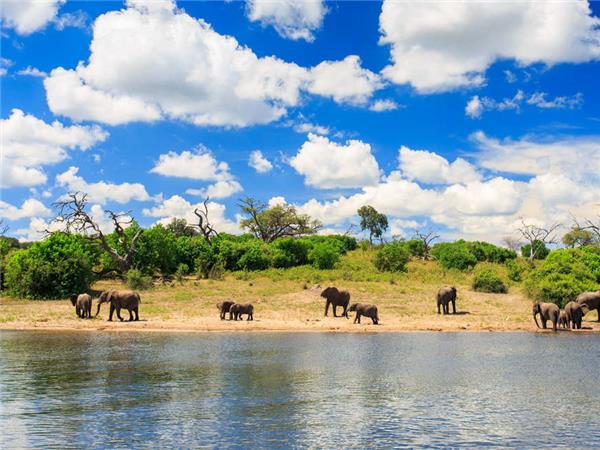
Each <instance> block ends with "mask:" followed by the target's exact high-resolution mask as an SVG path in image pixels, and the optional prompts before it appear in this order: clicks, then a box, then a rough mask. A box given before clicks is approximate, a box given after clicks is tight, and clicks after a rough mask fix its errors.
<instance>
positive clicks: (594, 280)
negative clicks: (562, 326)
mask: <svg viewBox="0 0 600 450" xmlns="http://www.w3.org/2000/svg"><path fill="white" fill-rule="evenodd" d="M598 283H600V249H598V248H594V247H578V248H574V249H560V250H556V251H554V252H552V253H550V255H548V257H547V258H546V260H545V261H544V262H543V263H542V264H540V266H539V267H537V268H535V269H534V270H532V271H531V272H530V273H529V275H528V276H527V278H526V279H525V291H526V293H527V295H528V296H530V297H531V298H533V299H535V300H540V301H546V302H553V303H556V304H557V305H559V306H561V307H562V306H564V305H565V304H566V303H568V302H569V301H571V300H574V299H575V297H576V296H577V295H578V294H580V293H581V292H583V291H588V290H593V289H597V288H598Z"/></svg>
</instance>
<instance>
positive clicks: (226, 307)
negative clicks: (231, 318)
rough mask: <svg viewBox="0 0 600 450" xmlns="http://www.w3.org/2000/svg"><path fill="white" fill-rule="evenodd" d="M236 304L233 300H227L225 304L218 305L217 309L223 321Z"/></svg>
mask: <svg viewBox="0 0 600 450" xmlns="http://www.w3.org/2000/svg"><path fill="white" fill-rule="evenodd" d="M234 304H235V302H232V301H231V300H225V301H224V302H221V303H217V309H218V310H219V311H220V312H221V313H220V317H221V320H224V319H225V314H227V313H228V312H229V310H230V309H231V306H232V305H234Z"/></svg>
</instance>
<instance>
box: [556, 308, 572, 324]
mask: <svg viewBox="0 0 600 450" xmlns="http://www.w3.org/2000/svg"><path fill="white" fill-rule="evenodd" d="M558 326H559V327H561V328H569V317H568V316H567V312H566V311H565V310H564V309H561V310H560V312H559V313H558Z"/></svg>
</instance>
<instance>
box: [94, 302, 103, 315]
mask: <svg viewBox="0 0 600 450" xmlns="http://www.w3.org/2000/svg"><path fill="white" fill-rule="evenodd" d="M101 304H102V302H98V309H97V310H96V315H95V316H94V317H98V314H99V313H100V305H101Z"/></svg>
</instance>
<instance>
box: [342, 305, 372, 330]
mask: <svg viewBox="0 0 600 450" xmlns="http://www.w3.org/2000/svg"><path fill="white" fill-rule="evenodd" d="M348 311H350V312H352V311H356V317H355V318H354V323H357V322H358V323H360V318H361V316H365V317H370V318H371V320H372V321H373V325H379V314H377V306H375V305H365V304H363V303H352V304H351V305H350V308H348Z"/></svg>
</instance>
